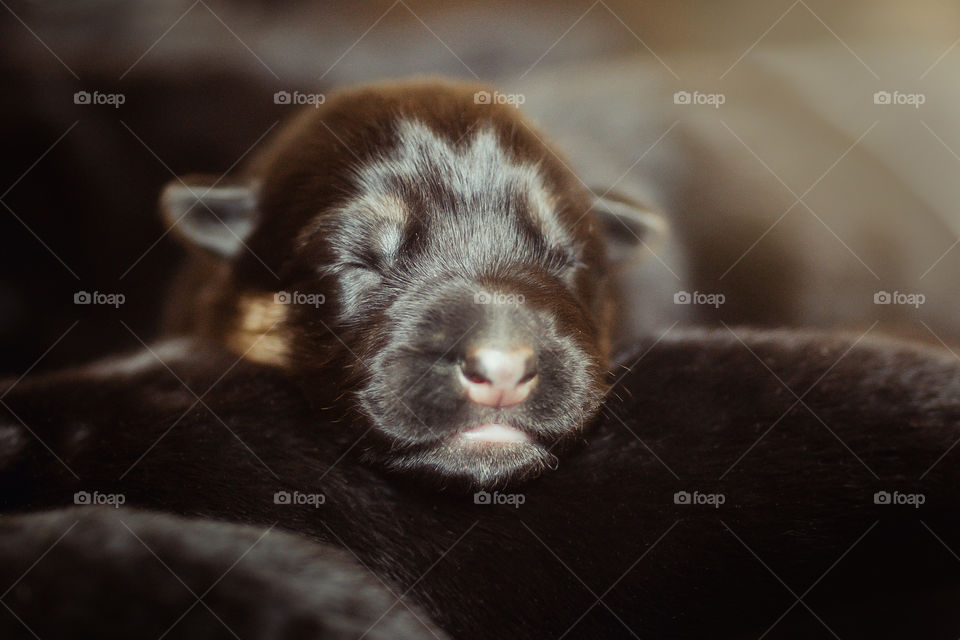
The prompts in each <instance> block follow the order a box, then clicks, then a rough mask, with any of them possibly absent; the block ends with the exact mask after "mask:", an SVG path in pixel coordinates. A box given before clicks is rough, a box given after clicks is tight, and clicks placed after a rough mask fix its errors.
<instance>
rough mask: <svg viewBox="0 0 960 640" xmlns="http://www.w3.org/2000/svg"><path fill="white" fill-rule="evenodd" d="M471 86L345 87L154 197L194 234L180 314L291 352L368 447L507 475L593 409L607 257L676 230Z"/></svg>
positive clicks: (373, 453)
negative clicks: (238, 164)
mask: <svg viewBox="0 0 960 640" xmlns="http://www.w3.org/2000/svg"><path fill="white" fill-rule="evenodd" d="M479 89H480V88H478V87H475V86H464V85H456V84H450V83H443V82H409V83H402V84H396V85H386V84H381V85H375V86H371V87H367V88H360V89H356V90H353V91H348V92H343V93H340V94H338V95H336V96H332V97H331V98H330V100H328V101H327V102H326V103H325V104H324V105H322V106H321V107H320V108H318V109H314V108H310V109H307V111H306V112H305V113H304V114H303V115H302V116H301V117H300V118H299V119H298V120H296V121H294V122H292V123H291V124H290V125H289V126H288V127H287V128H286V129H285V130H284V131H282V132H281V133H280V134H279V135H278V136H277V138H276V140H275V141H274V143H273V144H272V146H270V147H269V148H268V149H267V150H266V151H265V152H264V153H263V154H262V155H261V156H260V157H258V158H257V159H255V160H254V161H253V162H252V163H251V165H250V166H249V167H248V168H247V170H246V171H245V172H244V173H243V175H242V176H240V177H237V178H234V179H232V180H230V181H227V182H220V181H218V180H217V179H215V178H213V177H204V176H188V177H186V178H184V179H183V180H178V181H175V182H173V183H172V184H171V185H169V186H168V187H167V188H166V190H165V191H164V193H163V195H162V198H161V205H162V210H163V214H164V218H165V220H166V221H167V223H168V225H169V226H170V228H171V229H172V230H173V231H174V232H175V233H176V234H177V235H179V236H180V237H181V238H183V239H184V240H185V241H187V243H188V244H189V245H190V246H192V247H194V248H196V249H197V251H196V252H195V253H196V255H194V257H193V260H192V262H191V264H190V266H189V267H188V269H187V272H186V273H185V274H184V276H183V278H182V282H181V285H180V287H179V291H178V292H177V293H176V294H175V295H174V296H173V300H172V301H171V303H170V314H169V315H170V319H169V322H168V325H169V326H170V328H171V331H173V332H186V333H191V334H194V335H197V334H199V335H201V336H203V337H205V338H208V339H213V340H216V341H218V342H220V343H221V344H224V345H225V346H227V347H228V348H229V349H231V350H232V351H234V352H235V353H236V354H237V355H238V356H240V355H242V356H243V357H244V358H246V359H247V360H252V361H257V362H262V363H266V364H269V365H271V366H276V367H278V368H281V369H283V370H285V371H288V372H289V373H290V374H291V375H292V376H293V377H294V378H295V379H296V380H298V381H300V383H301V385H302V386H303V388H304V391H305V393H306V395H307V398H308V399H309V400H310V401H311V403H312V404H313V405H314V406H315V407H317V408H330V407H333V408H335V409H336V410H337V411H339V412H341V413H348V414H351V418H350V419H352V420H355V422H356V423H357V429H358V433H363V432H364V431H367V432H368V438H367V439H366V444H365V451H366V453H367V455H368V457H369V458H370V459H371V460H374V461H376V462H378V463H380V464H384V465H387V466H389V467H391V468H394V469H396V470H398V471H402V472H404V473H410V472H421V473H422V475H423V476H424V477H427V478H430V477H433V476H434V475H435V474H436V472H438V471H439V472H440V473H441V474H442V475H443V477H444V478H445V480H446V482H448V483H453V482H461V483H468V484H475V485H483V486H497V485H500V484H503V483H504V482H506V481H507V480H509V479H516V478H523V477H531V476H534V475H537V474H539V473H541V472H542V471H543V470H544V469H546V468H547V467H552V466H555V464H556V457H555V453H557V452H559V451H561V450H562V449H563V448H564V446H565V445H566V444H567V443H569V442H571V441H574V440H576V438H577V437H578V436H579V435H580V434H581V433H582V431H583V429H584V427H585V426H586V425H587V424H588V422H589V420H590V419H591V418H592V417H593V416H594V415H595V414H596V412H597V410H598V408H599V406H600V402H601V399H602V397H603V394H604V391H605V383H606V380H605V375H606V372H607V370H608V363H609V356H610V352H611V340H612V336H613V335H614V334H615V332H616V326H617V322H618V315H621V314H622V311H623V309H618V305H617V299H616V295H615V293H616V281H615V278H614V277H613V275H614V271H615V265H613V264H612V262H611V259H613V261H614V262H616V263H617V264H620V263H623V262H630V261H631V260H635V259H636V257H637V254H638V253H641V254H642V253H643V252H644V251H645V250H646V248H648V247H649V245H650V244H656V242H657V241H658V238H659V237H660V236H661V235H663V234H664V233H665V231H666V228H665V226H664V225H663V223H662V221H661V220H659V219H658V218H657V217H656V216H654V215H653V214H651V213H649V212H647V211H645V210H643V209H642V208H641V207H640V206H639V205H637V204H636V203H632V202H630V201H627V200H624V199H618V198H616V197H615V196H608V197H604V198H600V197H597V196H595V195H594V194H592V193H591V192H590V191H588V190H587V189H586V188H585V187H584V185H583V184H582V183H581V182H580V181H579V179H578V178H577V177H576V176H574V175H573V174H572V173H571V172H570V171H569V170H568V169H567V168H566V165H565V162H564V160H563V159H562V158H561V157H560V156H559V155H558V154H557V153H556V152H555V151H554V150H553V149H551V148H550V147H549V146H548V145H547V144H546V143H544V142H543V140H542V138H541V134H539V133H538V132H537V131H536V130H535V129H534V128H533V127H532V126H531V125H530V124H529V123H528V122H526V120H525V119H524V118H523V117H522V115H520V114H519V113H518V111H517V110H516V108H514V107H513V106H510V105H503V104H490V103H489V101H483V100H480V99H478V98H477V95H478V93H477V92H478V90H479ZM605 238H608V239H609V241H607V242H605V241H604V240H605ZM357 415H359V416H361V419H359V420H357V419H356V418H355V416H357ZM367 427H369V429H368V428H367Z"/></svg>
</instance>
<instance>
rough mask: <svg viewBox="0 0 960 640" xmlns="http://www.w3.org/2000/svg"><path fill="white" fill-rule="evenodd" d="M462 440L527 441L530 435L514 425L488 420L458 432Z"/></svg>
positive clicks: (529, 440)
mask: <svg viewBox="0 0 960 640" xmlns="http://www.w3.org/2000/svg"><path fill="white" fill-rule="evenodd" d="M459 438H460V439H462V440H468V441H471V442H500V443H529V442H532V441H531V439H530V436H528V435H527V434H526V433H524V432H523V431H521V430H519V429H517V428H516V427H511V426H510V425H506V424H501V423H499V422H488V423H486V424H482V425H480V426H477V427H471V428H470V429H467V430H466V431H462V432H461V433H460V434H459Z"/></svg>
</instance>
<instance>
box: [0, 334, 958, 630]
mask: <svg viewBox="0 0 960 640" xmlns="http://www.w3.org/2000/svg"><path fill="white" fill-rule="evenodd" d="M741 341H742V342H741ZM151 348H152V350H153V353H155V354H156V357H155V356H154V355H153V354H151V353H146V352H140V353H137V354H135V355H134V356H133V357H130V358H124V359H114V360H111V361H108V362H101V363H99V364H97V365H93V366H87V367H83V368H80V369H74V370H71V371H62V372H59V373H54V374H44V375H39V376H28V377H26V378H24V379H23V380H22V381H19V382H16V381H9V382H7V383H0V393H3V394H5V395H4V397H3V405H2V406H0V509H2V510H3V511H4V512H7V513H9V512H13V511H24V510H37V509H42V508H49V507H62V506H67V505H73V504H74V503H76V502H77V498H76V496H77V494H78V492H84V493H82V494H81V495H82V496H89V498H86V499H84V500H82V501H83V502H89V503H91V504H103V503H106V504H110V503H111V502H112V503H114V504H119V503H120V502H123V508H122V509H120V510H119V512H120V513H122V512H123V509H151V510H161V511H165V512H170V513H175V514H180V515H188V516H190V517H191V518H196V517H201V518H210V519H215V520H221V521H222V520H227V521H233V522H240V523H246V524H254V525H258V526H259V527H261V529H263V528H266V527H270V526H271V525H276V528H277V529H285V530H287V531H293V532H297V533H299V534H301V535H303V536H306V537H308V538H311V539H314V540H317V541H320V542H323V543H327V544H332V545H336V546H340V547H346V548H347V549H349V550H350V551H352V552H353V553H354V554H356V557H357V558H359V560H360V562H361V563H362V564H363V565H365V566H367V567H369V568H370V569H371V570H372V571H374V572H375V573H376V574H377V575H379V576H380V577H381V578H382V579H384V580H385V581H389V583H391V584H396V585H397V588H396V590H395V591H396V593H397V597H398V598H399V597H400V596H403V598H402V603H396V604H395V605H394V603H392V602H391V603H388V605H387V606H386V607H384V609H383V611H381V612H380V613H383V612H385V611H387V610H388V609H389V611H390V612H391V613H395V612H396V611H397V610H399V609H400V608H401V607H403V605H404V604H408V605H411V606H413V605H415V604H416V605H419V609H416V608H415V610H424V611H426V613H427V615H428V616H429V617H430V619H431V620H433V621H434V622H435V623H436V624H437V625H438V626H440V627H441V628H442V629H443V630H444V631H446V632H447V633H449V634H450V636H451V637H454V638H461V639H477V640H486V639H489V638H545V639H555V638H559V637H561V636H562V637H565V638H584V639H594V638H635V637H640V638H655V639H660V638H758V637H761V636H764V634H766V637H776V638H820V637H825V638H833V637H840V638H844V640H847V639H861V638H863V639H871V640H872V639H875V638H891V639H893V638H912V637H917V638H941V637H943V638H949V637H953V635H951V634H955V633H956V630H957V629H958V628H960V609H958V608H957V606H956V603H957V597H958V595H960V562H957V561H956V559H955V558H954V557H953V555H952V553H953V551H952V550H956V549H960V500H958V497H957V491H956V487H957V483H958V481H960V465H958V464H957V455H960V453H958V451H957V448H956V446H955V445H956V443H957V440H958V438H960V429H958V425H960V400H958V399H960V362H958V361H957V359H956V358H954V357H953V355H951V354H949V353H946V352H943V351H937V350H934V349H927V348H922V347H917V346H914V345H910V344H905V343H897V342H891V341H880V340H873V339H871V338H869V337H868V338H865V339H863V340H861V341H858V340H857V336H849V337H838V336H823V335H816V334H797V333H792V332H770V333H765V332H747V331H739V330H738V335H736V336H735V335H732V334H731V333H730V332H728V331H727V330H725V329H721V330H719V331H717V332H701V331H693V332H685V331H677V332H671V333H670V335H668V336H667V337H665V338H664V339H662V340H660V341H659V342H657V343H656V344H654V343H653V341H652V340H651V341H650V342H647V343H644V344H641V345H639V346H638V350H637V352H636V354H635V355H634V357H633V360H634V361H636V360H639V362H638V363H637V365H636V366H634V367H633V368H632V369H631V370H630V371H629V372H625V373H624V375H623V378H622V379H621V380H619V381H618V383H617V384H616V386H615V387H614V390H613V391H612V392H611V393H610V397H609V399H608V401H607V403H606V404H605V408H604V411H603V412H602V413H601V414H600V415H599V416H598V418H597V424H595V425H594V428H593V429H592V430H591V431H590V432H589V434H588V435H587V437H588V438H589V439H590V443H589V446H587V447H585V448H584V450H583V451H582V452H578V455H574V456H570V457H569V458H567V459H566V460H565V461H564V464H562V465H561V466H560V467H559V468H558V469H557V470H556V471H555V472H553V473H550V474H547V475H545V476H544V477H543V478H540V479H539V480H538V481H537V482H531V483H528V484H526V485H523V486H522V487H520V488H517V489H514V488H509V489H506V490H504V489H497V490H483V491H478V492H476V493H475V494H474V495H463V494H460V493H457V492H446V493H439V492H425V491H423V490H422V487H420V486H417V485H408V483H404V482H399V481H397V479H396V478H388V477H385V475H384V473H383V472H382V471H381V470H379V469H377V468H375V467H372V466H370V465H366V464H361V463H359V462H358V461H357V460H355V459H352V457H351V456H350V455H349V452H350V451H351V448H352V447H353V446H354V443H355V442H356V438H357V435H356V429H357V425H355V424H351V423H350V422H339V423H336V422H332V421H328V420H326V417H327V416H326V415H325V414H320V415H319V416H318V415H317V413H316V412H315V411H314V410H313V409H312V408H311V407H310V406H309V405H308V403H307V402H306V401H305V399H304V397H303V394H302V392H301V391H300V389H299V388H297V387H296V386H294V385H293V384H292V383H291V382H290V380H289V379H288V378H287V376H286V373H285V372H283V371H282V370H280V369H277V368H271V367H265V366H263V365H258V364H256V363H250V362H238V363H236V366H231V365H232V364H233V363H234V362H235V361H236V356H235V355H234V354H231V353H225V352H224V351H223V350H222V349H208V348H206V347H205V346H204V345H203V344H200V343H172V344H166V345H153V346H152V347H151ZM641 356H642V359H641ZM157 357H159V358H162V359H163V362H164V363H165V364H161V363H160V362H159V361H158V360H157ZM167 367H169V369H168V368H167ZM224 371H227V373H226V374H224ZM188 389H189V390H188ZM190 390H193V391H194V392H195V393H196V394H198V395H199V394H202V398H203V400H202V404H201V403H200V402H199V401H198V400H197V397H196V396H194V395H193V394H192V393H191V392H190ZM791 391H793V393H791ZM794 394H796V395H794ZM798 398H799V399H798ZM318 430H319V431H320V432H321V433H322V436H323V437H320V438H318V437H317V432H318ZM398 455H403V453H402V452H401V453H399V454H398ZM111 511H112V510H111ZM9 521H10V520H8V516H7V515H6V514H5V515H4V516H3V518H2V521H0V522H3V523H6V522H9ZM78 526H79V525H78ZM131 528H133V529H134V530H135V531H137V532H138V535H141V537H144V536H145V535H147V532H146V531H145V530H144V529H141V528H137V527H136V526H135V525H133V524H131ZM64 529H66V526H64ZM61 531H62V530H61ZM162 531H163V528H162V529H161V532H160V534H158V535H159V537H161V538H162V537H163V535H162ZM117 533H118V535H119V534H122V536H121V538H120V539H121V540H122V541H125V543H126V548H127V551H128V552H130V553H131V554H132V559H131V564H130V565H127V566H140V565H141V564H142V563H143V558H144V556H143V552H142V551H140V546H139V545H138V543H136V541H135V540H134V541H132V542H131V541H130V538H129V537H125V536H127V532H126V531H123V530H118V531H117ZM271 536H272V534H271ZM269 538H270V537H269V536H268V538H267V539H265V540H264V542H268V541H269ZM28 539H29V537H28ZM46 539H50V538H49V537H47V538H46ZM144 539H145V541H146V542H147V543H148V544H149V545H150V546H151V547H152V548H157V547H156V543H155V542H154V540H156V539H157V538H156V537H154V538H151V539H148V538H146V537H144ZM185 540H189V537H186V536H185ZM63 542H68V538H65V539H64V541H63ZM195 542H196V541H195ZM214 542H215V540H214V539H213V538H211V540H210V543H211V544H214ZM0 543H3V544H0V549H4V550H7V549H11V551H6V553H7V557H8V558H11V562H13V564H12V569H8V570H7V571H6V572H5V573H3V574H2V575H10V576H12V578H11V581H12V580H15V579H16V577H17V576H19V575H21V574H22V573H23V572H24V571H26V569H27V567H28V566H29V563H27V562H26V561H27V560H29V561H30V562H32V561H33V560H35V559H36V558H37V557H38V556H39V555H40V553H42V551H43V549H44V548H45V547H44V545H29V544H26V543H24V544H23V545H22V546H20V543H15V544H13V545H12V546H9V547H8V546H5V543H4V541H2V540H0ZM61 544H62V543H61ZM197 544H198V546H196V547H193V548H194V549H203V548H204V545H202V544H199V543H197ZM241 546H242V545H241ZM281 546H283V545H281ZM38 547H39V548H38ZM17 548H20V549H23V554H19V553H17V551H16V549H17ZM130 549H132V550H133V551H130ZM55 552H56V548H55V549H54V550H53V551H52V552H51V554H55ZM123 553H124V552H123V551H122V550H119V551H118V554H119V555H122V554H123ZM177 553H184V554H187V555H188V556H193V557H196V556H194V555H193V551H190V550H189V548H188V549H186V550H184V551H181V552H177ZM251 553H253V552H251ZM297 553H299V552H297ZM26 554H29V555H30V556H31V557H29V558H23V557H21V555H26ZM0 555H3V554H0ZM158 555H159V556H160V557H161V558H164V559H165V560H166V561H168V562H169V560H167V558H169V557H171V556H170V555H168V554H167V552H166V551H165V550H164V551H163V552H160V550H158ZM176 555H177V554H176V553H174V554H173V557H175V556H176ZM57 557H58V556H56V555H51V556H48V557H47V558H46V559H43V560H41V561H40V562H39V563H38V564H37V567H36V568H35V569H34V571H37V570H41V569H42V570H43V571H45V572H51V573H52V574H54V575H55V574H56V573H57V563H58V562H61V560H56V559H55V558H57ZM254 558H257V556H254ZM233 559H235V558H233V557H231V562H232V561H233ZM261 559H263V558H261ZM48 560H52V561H53V562H52V564H49V565H47V564H46V563H47V561H48ZM267 560H268V559H267ZM3 562H6V561H3ZM70 562H72V560H69V559H68V561H67V566H68V567H69V566H70ZM277 562H278V563H279V566H281V567H288V566H289V564H287V563H286V561H285V560H283V559H282V558H279V559H278V560H277ZM111 563H112V566H120V567H123V566H124V564H123V563H122V561H120V560H117V561H116V562H113V561H111ZM0 564H2V563H0ZM271 564H273V562H272V561H270V562H265V563H264V564H263V565H260V566H261V567H262V568H264V570H267V571H268V570H269V568H270V566H271ZM294 564H297V561H296V560H294ZM172 566H173V565H172ZM243 566H244V565H243V563H241V564H240V565H238V566H237V569H238V570H239V569H241V568H243ZM173 568H174V569H175V570H177V567H176V566H173ZM248 568H250V567H248ZM157 570H158V571H162V568H160V569H157ZM98 571H99V569H91V570H90V573H91V574H92V576H96V575H98ZM213 573H214V574H216V572H213ZM270 573H272V572H270ZM277 573H278V574H279V575H276V574H275V575H274V577H275V579H272V580H271V581H270V585H271V586H270V587H269V588H267V589H266V591H267V595H265V596H264V597H268V596H269V595H270V594H271V593H280V588H281V585H282V584H283V579H282V578H283V576H282V574H283V571H282V570H281V571H279V572H277ZM2 575H0V577H2ZM30 575H32V573H31V574H28V576H27V577H28V578H29V577H30ZM47 575H50V574H47ZM161 575H162V574H161ZM230 575H233V574H228V577H230ZM239 575H242V574H239ZM123 579H126V580H128V581H129V582H130V584H131V587H130V590H129V592H125V591H122V590H121V591H119V593H120V594H121V595H122V596H123V599H124V600H127V601H131V602H136V597H135V594H137V593H141V591H137V589H142V588H143V585H142V579H141V574H140V573H138V572H136V571H133V572H131V571H129V570H127V571H126V572H124V573H122V574H121V575H120V576H119V577H118V578H117V581H118V582H117V583H120V584H122V581H123ZM291 579H292V580H293V579H294V578H293V577H291ZM117 583H114V584H117ZM226 584H231V585H234V587H235V588H237V589H244V588H246V587H245V586H244V585H243V584H242V583H241V584H238V583H236V582H232V581H231V582H229V583H225V586H226ZM7 586H8V585H7V584H4V583H0V588H3V589H6V588H7ZM258 592H259V591H258ZM0 593H2V592H0ZM55 593H56V594H57V597H58V598H59V599H58V600H57V605H58V606H62V605H63V597H62V593H61V592H55ZM253 593H255V592H251V594H253ZM261 593H262V592H261ZM210 595H211V596H215V595H216V596H217V597H225V598H229V597H230V592H229V590H227V591H226V592H220V593H219V594H218V592H217V591H216V590H214V591H213V592H211V594H210ZM301 595H303V594H301ZM65 597H67V598H73V596H72V594H71V593H70V592H69V591H68V592H67V595H66V596H65ZM233 597H235V598H237V599H239V600H241V601H242V600H243V599H244V598H245V596H244V595H243V594H242V593H241V594H233ZM248 597H249V598H250V599H248V600H246V602H250V603H251V605H250V606H254V604H255V603H254V600H255V598H254V597H253V596H252V595H251V596H248ZM299 597H300V596H298V598H299ZM801 598H802V601H801V602H798V600H801ZM391 600H392V599H391ZM375 601H376V600H374V602H375ZM18 602H19V601H18V600H14V599H13V598H12V592H11V595H8V596H5V597H4V598H3V603H4V604H7V605H10V606H11V607H12V606H14V605H15V604H17V603H18ZM268 602H269V600H268ZM208 603H209V604H211V606H212V607H213V608H214V610H216V611H219V609H217V607H216V606H215V603H213V602H208ZM52 604H53V603H51V606H52ZM332 604H335V601H334V603H332ZM198 606H199V605H198ZM391 606H392V609H391V608H390V607H391ZM404 609H405V607H404ZM16 610H18V609H15V611H16ZM54 611H55V610H54V609H52V608H51V612H54ZM7 613H8V612H7V611H6V610H5V609H4V608H3V607H0V618H2V616H3V615H6V614H7ZM377 615H379V613H378V614H377ZM225 619H226V618H225ZM0 624H2V622H0ZM100 624H102V625H103V627H104V628H105V629H107V630H109V629H110V628H111V627H112V626H113V625H114V624H115V621H114V619H113V617H111V616H102V617H101V619H100ZM237 631H238V635H239V636H240V637H241V638H244V637H246V635H245V634H243V633H241V632H240V630H239V629H237ZM40 635H41V637H46V636H44V635H42V634H40ZM133 635H134V637H140V636H141V635H144V636H146V635H149V634H133ZM157 635H159V634H157ZM358 635H359V634H358ZM4 637H5V636H4ZM95 637H106V635H105V634H104V635H95ZM252 637H256V636H255V635H254V636H252ZM399 637H405V636H403V635H400V636H399Z"/></svg>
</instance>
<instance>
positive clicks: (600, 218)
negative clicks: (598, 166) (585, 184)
mask: <svg viewBox="0 0 960 640" xmlns="http://www.w3.org/2000/svg"><path fill="white" fill-rule="evenodd" d="M595 193H602V192H597V191H595ZM593 214H594V218H595V219H596V220H597V222H598V224H599V225H600V233H601V235H602V236H603V239H604V242H605V244H606V245H607V254H608V257H609V259H610V261H611V262H613V263H619V262H624V261H629V260H632V259H639V258H640V257H641V256H642V255H643V254H644V253H645V250H649V251H656V250H657V247H659V246H661V245H662V244H663V242H664V241H665V239H666V238H667V236H668V235H669V233H670V225H669V223H668V222H667V220H666V218H664V217H663V216H662V215H660V214H659V213H656V212H654V211H652V210H651V209H650V208H648V207H646V206H645V205H643V204H641V203H639V202H637V201H636V200H633V199H631V198H629V197H627V196H624V195H622V194H619V193H605V194H603V195H597V196H596V197H595V199H594V204H593Z"/></svg>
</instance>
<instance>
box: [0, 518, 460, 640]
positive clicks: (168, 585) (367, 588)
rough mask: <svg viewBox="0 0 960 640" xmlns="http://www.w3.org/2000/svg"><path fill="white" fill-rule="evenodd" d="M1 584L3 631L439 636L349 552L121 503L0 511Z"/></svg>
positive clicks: (7, 635) (31, 634) (252, 637)
mask: <svg viewBox="0 0 960 640" xmlns="http://www.w3.org/2000/svg"><path fill="white" fill-rule="evenodd" d="M0 589H3V591H0V593H3V594H4V598H3V604H4V605H6V609H2V610H0V637H3V638H4V639H5V640H14V639H19V638H24V639H26V638H36V637H40V638H44V639H45V640H56V639H61V638H62V639H67V638H118V639H120V638H122V639H124V640H127V639H128V638H161V637H168V638H189V639H197V640H199V639H201V638H202V639H204V640H206V639H212V638H224V639H226V638H234V639H235V638H238V637H239V638H242V639H243V640H268V639H269V640H280V639H284V638H290V639H293V638H318V639H321V638H322V639H330V640H333V639H341V640H348V639H349V640H356V638H359V637H361V636H363V637H366V638H371V639H381V640H387V639H391V640H392V639H393V638H441V637H442V632H440V631H439V630H437V629H435V628H434V627H433V626H432V625H430V623H429V622H428V621H427V618H426V616H425V615H424V614H423V612H419V611H417V609H416V608H415V607H409V608H407V607H405V606H399V605H398V606H394V607H391V605H392V604H393V603H394V602H395V598H396V596H397V595H399V593H396V594H395V589H393V588H391V587H389V586H387V584H386V583H384V582H382V581H380V579H379V578H377V577H375V576H374V575H372V574H371V573H370V572H369V571H368V570H367V569H365V568H364V567H362V566H361V565H360V564H359V563H357V562H356V560H355V559H354V558H353V556H351V555H350V554H349V552H345V551H342V550H338V549H334V548H331V547H326V546H322V545H318V544H312V543H309V542H307V541H305V540H302V539H300V538H298V537H296V536H292V535H290V534H287V533H281V532H279V531H276V530H273V529H264V528H255V527H244V526H239V525H233V524H226V523H222V522H209V521H207V522H204V521H197V520H187V519H183V518H177V517H174V516H171V515H164V514H152V513H143V512H137V511H133V510H130V509H119V510H118V509H113V508H109V507H86V508H81V507H78V508H73V509H66V510H58V511H50V512H46V513H42V514H30V515H23V516H17V517H12V518H5V519H3V520H0ZM407 606H409V605H407Z"/></svg>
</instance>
